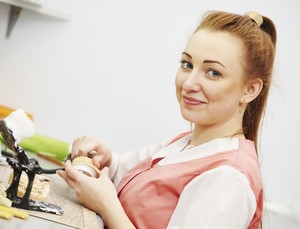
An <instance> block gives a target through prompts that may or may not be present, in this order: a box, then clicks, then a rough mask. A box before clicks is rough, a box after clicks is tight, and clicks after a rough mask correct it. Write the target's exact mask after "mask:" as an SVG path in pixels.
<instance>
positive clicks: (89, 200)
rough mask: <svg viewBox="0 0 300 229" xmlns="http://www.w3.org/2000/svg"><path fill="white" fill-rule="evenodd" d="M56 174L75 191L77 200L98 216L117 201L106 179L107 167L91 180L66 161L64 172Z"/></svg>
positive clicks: (109, 181) (59, 171)
mask: <svg viewBox="0 0 300 229" xmlns="http://www.w3.org/2000/svg"><path fill="white" fill-rule="evenodd" d="M57 174H58V175H59V176H60V177H62V178H63V179H64V180H65V182H66V183H67V184H69V185H70V186H71V187H72V188H73V189H74V190H75V192H76V195H77V198H78V200H79V201H80V202H81V203H82V204H83V205H84V206H85V207H87V208H89V209H91V210H93V211H95V212H97V213H98V214H100V215H101V213H103V212H104V211H106V210H107V209H109V208H110V207H111V203H113V202H115V201H116V199H118V197H117V191H116V188H115V186H114V184H113V183H112V181H111V180H110V179H109V177H108V168H107V167H105V168H103V169H102V170H101V173H100V176H99V178H93V177H89V176H87V175H85V174H83V173H82V172H80V171H78V170H76V169H75V168H74V167H73V166H72V164H71V162H70V161H69V160H68V161H66V163H65V171H63V170H58V171H57Z"/></svg>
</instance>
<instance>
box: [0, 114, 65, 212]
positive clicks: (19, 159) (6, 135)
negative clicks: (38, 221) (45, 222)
mask: <svg viewBox="0 0 300 229" xmlns="http://www.w3.org/2000/svg"><path fill="white" fill-rule="evenodd" d="M0 133H1V135H2V137H3V140H4V142H5V144H6V146H7V147H8V148H9V149H10V150H12V151H13V157H8V158H7V159H6V161H7V163H8V164H9V165H10V166H11V167H12V169H13V178H12V182H11V184H10V186H9V187H8V188H7V190H6V194H7V198H8V199H10V200H11V201H12V206H13V207H17V208H23V209H28V210H35V211H42V212H48V213H52V214H59V215H61V214H63V212H64V211H63V209H62V208H61V207H59V206H57V205H55V204H50V203H45V202H42V201H35V200H33V199H30V197H31V193H32V190H33V184H34V180H35V177H36V175H38V174H41V173H43V168H42V167H41V166H40V165H39V162H38V161H37V160H36V159H34V158H30V159H29V158H28V156H27V154H26V152H25V150H24V149H23V148H22V147H20V146H19V145H18V144H19V143H20V142H21V141H22V140H23V139H24V138H27V137H30V136H33V135H35V129H34V126H33V123H32V122H31V120H30V119H29V118H28V116H27V115H26V113H25V112H24V111H23V110H21V109H18V110H16V111H14V112H12V113H11V114H10V115H8V116H7V117H6V118H5V119H3V120H0ZM23 172H25V173H26V175H27V178H28V180H26V181H25V183H26V182H27V185H25V184H24V185H23V186H24V195H23V196H19V195H18V190H19V186H20V188H22V183H21V175H22V173H23Z"/></svg>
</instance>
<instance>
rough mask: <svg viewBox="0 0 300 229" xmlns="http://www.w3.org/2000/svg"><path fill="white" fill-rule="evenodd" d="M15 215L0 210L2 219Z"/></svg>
mask: <svg viewBox="0 0 300 229" xmlns="http://www.w3.org/2000/svg"><path fill="white" fill-rule="evenodd" d="M12 217H13V214H11V213H9V212H7V211H2V210H0V218H2V219H11V218H12Z"/></svg>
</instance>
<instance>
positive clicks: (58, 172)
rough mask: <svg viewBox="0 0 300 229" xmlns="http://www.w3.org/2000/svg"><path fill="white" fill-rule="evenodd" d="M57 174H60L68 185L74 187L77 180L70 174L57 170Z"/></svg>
mask: <svg viewBox="0 0 300 229" xmlns="http://www.w3.org/2000/svg"><path fill="white" fill-rule="evenodd" d="M56 174H57V175H59V176H60V177H61V178H62V179H63V180H64V181H65V182H66V183H67V184H68V185H70V186H71V187H72V188H74V186H75V182H74V181H73V180H72V179H71V178H70V177H69V176H68V174H67V173H66V172H65V171H63V170H57V171H56Z"/></svg>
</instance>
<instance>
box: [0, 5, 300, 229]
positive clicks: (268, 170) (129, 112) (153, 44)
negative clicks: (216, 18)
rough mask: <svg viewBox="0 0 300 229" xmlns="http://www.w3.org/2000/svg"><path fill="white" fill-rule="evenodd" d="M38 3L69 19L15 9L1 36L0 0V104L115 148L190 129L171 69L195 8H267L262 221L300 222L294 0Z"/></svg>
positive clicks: (42, 125) (3, 14) (268, 224)
mask: <svg viewBox="0 0 300 229" xmlns="http://www.w3.org/2000/svg"><path fill="white" fill-rule="evenodd" d="M44 2H45V4H47V5H48V6H49V7H50V8H51V7H52V8H54V9H57V10H62V11H64V12H67V13H70V15H71V20H70V21H63V20H59V19H56V18H52V17H49V16H45V15H42V14H39V13H36V12H32V11H28V10H23V11H22V12H21V15H20V17H19V19H18V22H17V24H16V25H15V28H14V30H13V32H12V34H11V37H10V38H9V39H6V38H5V32H6V26H7V21H8V13H9V6H8V5H6V4H4V3H0V104H2V105H6V106H10V107H12V108H22V109H24V110H25V111H26V112H29V113H31V114H33V115H34V123H35V126H36V129H37V132H39V133H41V134H44V135H48V136H51V137H54V138H58V139H60V140H64V141H67V142H70V143H71V142H72V140H73V139H74V138H75V137H78V136H80V135H84V134H92V135H96V136H98V137H99V138H101V139H102V140H103V141H104V142H106V143H107V144H108V145H110V146H111V148H113V149H114V150H115V151H117V152H119V153H123V152H126V151H128V150H133V149H136V148H140V147H143V146H145V145H147V144H154V143H159V142H160V141H163V140H165V139H169V138H172V137H173V136H175V135H177V134H178V133H180V132H182V131H185V130H188V129H189V124H188V123H186V122H185V121H184V120H183V119H182V118H181V116H180V112H179V107H178V105H177V102H176V98H175V87H174V86H175V85H174V78H175V74H176V71H177V69H178V67H179V60H180V53H181V52H182V50H183V47H184V45H185V43H186V41H187V39H188V37H189V36H190V35H191V34H192V32H193V31H194V29H195V27H196V25H197V23H198V22H199V20H200V19H201V16H202V15H203V13H204V12H206V11H207V10H225V11H229V12H234V13H240V14H244V13H245V12H248V11H252V10H255V11H258V12H260V13H261V14H263V15H266V16H268V17H270V18H271V19H272V20H273V21H274V22H275V24H276V26H277V31H278V43H277V44H278V46H277V56H276V61H275V72H274V81H273V86H272V89H271V94H270V99H269V105H268V109H267V112H266V119H265V122H264V127H263V128H262V137H261V144H260V160H261V166H262V173H263V182H264V185H265V191H266V193H265V200H266V201H267V202H269V203H275V205H270V210H268V211H266V214H265V216H264V225H265V227H264V228H272V229H277V228H278V229H279V228H280V229H281V228H284V229H286V228H288V229H294V228H299V227H300V220H299V217H300V211H299V209H300V207H299V206H300V185H299V177H298V176H299V174H300V166H299V165H298V164H299V163H300V156H299V153H300V152H299V134H298V131H299V127H300V125H299V124H300V111H299V99H298V98H299V90H298V88H299V82H300V80H299V71H298V69H299V60H300V59H299V53H300V45H299V40H300V37H299V28H300V25H299V22H300V14H299V9H300V2H299V1H298V0H286V1H283V0H278V1H273V0H265V1H261V0H248V1H233V0H231V1H230V0H222V1H219V0H210V1H204V0H198V1H193V0H182V1H179V0H152V1H142V0H127V1H123V0H101V1H98V0H64V1H63V0H44ZM272 206H274V207H275V208H273V207H272ZM277 206H278V207H279V211H281V214H282V216H280V217H278V216H277V214H276V208H277ZM290 212H292V213H293V214H294V215H298V219H293V218H292V217H291V216H289V215H290V214H289V213H290ZM297 222H298V223H297Z"/></svg>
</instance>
